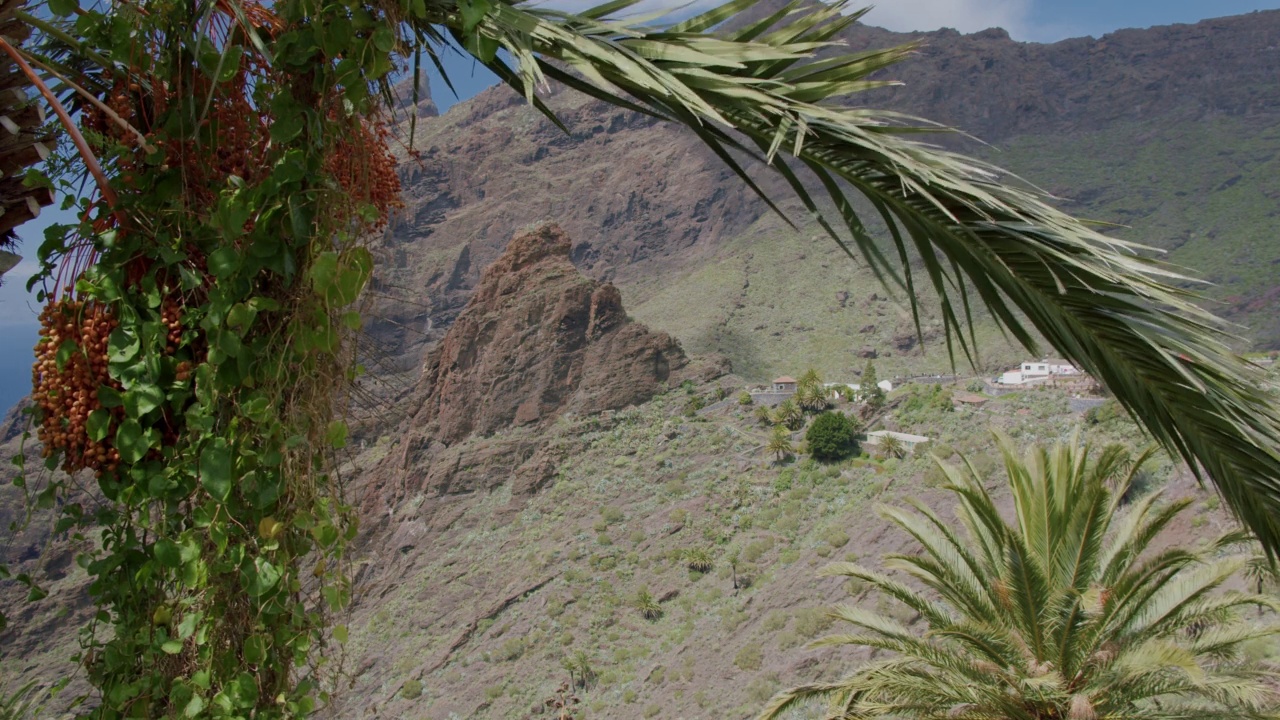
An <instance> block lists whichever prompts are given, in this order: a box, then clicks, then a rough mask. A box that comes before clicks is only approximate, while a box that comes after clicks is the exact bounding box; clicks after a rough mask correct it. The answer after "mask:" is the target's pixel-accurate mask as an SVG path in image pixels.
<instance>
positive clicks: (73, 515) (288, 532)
mask: <svg viewBox="0 0 1280 720" xmlns="http://www.w3.org/2000/svg"><path fill="white" fill-rule="evenodd" d="M49 8H50V10H51V11H52V13H53V15H54V16H55V19H54V20H53V21H52V22H51V21H49V20H41V19H39V18H31V19H30V21H31V22H32V23H33V24H38V25H39V26H40V27H41V28H42V29H44V30H45V32H46V35H47V36H48V42H46V43H45V44H44V45H43V46H41V49H40V50H39V51H37V52H28V53H27V56H28V57H29V59H30V60H31V62H32V63H33V64H34V65H35V66H37V67H41V68H44V69H46V70H48V71H49V75H47V76H53V77H57V78H59V79H61V80H62V81H63V83H64V84H65V86H66V87H67V88H70V89H71V90H73V91H74V93H72V94H71V95H70V96H68V97H73V98H75V99H74V100H69V102H71V103H73V105H75V106H76V107H78V109H79V110H80V118H79V119H80V122H79V127H78V128H67V130H68V132H70V133H71V134H72V135H75V136H81V135H82V138H83V142H79V141H78V143H77V146H78V148H79V153H80V155H81V156H84V157H83V159H84V160H85V161H86V164H85V165H81V166H79V167H88V168H91V169H92V170H93V174H94V176H95V177H96V179H97V181H98V182H96V183H94V184H92V185H91V187H95V188H96V190H95V191H94V194H92V195H91V196H89V197H88V198H86V199H85V200H83V201H80V202H79V204H78V207H77V210H78V212H79V218H80V222H79V223H78V224H76V225H74V226H64V227H55V228H52V229H51V230H50V231H49V233H48V234H47V236H46V240H45V242H44V244H43V245H42V247H41V248H40V250H39V253H38V259H39V261H40V263H41V265H42V274H41V276H40V277H39V278H37V279H36V280H35V281H33V282H39V281H43V288H44V289H43V290H42V292H41V293H40V297H41V299H42V300H43V301H44V302H45V303H46V306H45V308H44V311H43V313H42V314H41V317H40V320H41V325H42V329H41V341H40V345H39V346H38V347H37V359H36V363H35V366H34V368H33V377H32V380H33V405H34V420H35V423H36V427H37V434H38V438H39V440H40V442H41V444H42V448H43V454H44V456H45V463H46V465H47V467H48V468H50V469H54V468H61V469H63V470H65V471H66V472H67V473H70V474H76V473H79V474H81V475H87V474H92V476H93V477H94V478H96V481H97V488H96V493H93V494H90V495H97V496H100V498H102V499H104V500H105V502H97V500H96V499H95V498H91V497H90V495H87V494H85V493H83V492H79V491H77V486H76V485H75V484H74V483H71V482H68V481H61V482H54V483H52V484H51V485H50V486H49V487H48V488H47V489H45V490H44V491H43V492H42V493H41V494H40V498H41V501H42V502H44V504H46V505H54V504H55V503H56V504H58V505H59V506H60V519H59V520H58V523H57V526H56V530H57V532H73V533H79V534H81V535H82V536H90V535H91V536H93V537H94V539H96V540H97V542H96V543H94V546H95V550H94V551H92V552H90V553H89V554H87V555H85V556H83V557H82V560H81V564H82V565H83V567H84V568H85V569H86V570H87V571H88V574H89V576H90V578H91V580H92V584H91V586H90V593H91V595H92V597H93V599H94V600H95V602H96V603H97V604H98V606H99V608H100V611H99V612H98V614H97V618H96V621H95V623H94V625H93V626H91V627H90V628H88V629H87V631H86V633H85V634H84V635H83V637H82V646H83V649H82V653H81V655H80V657H79V660H80V662H81V663H82V665H83V666H84V668H85V670H86V673H87V676H88V678H89V680H90V681H91V683H92V684H93V685H94V686H95V687H96V688H97V691H98V692H97V696H96V697H94V698H90V699H89V701H88V702H86V703H85V704H84V707H88V708H92V709H91V710H89V711H88V712H89V713H90V715H89V716H91V717H95V718H147V717H189V718H203V717H217V718H234V717H254V718H287V717H298V716H303V715H306V714H308V713H309V712H310V711H311V710H312V709H314V708H315V707H316V706H317V704H319V703H323V701H324V699H325V697H326V692H327V691H328V690H329V689H330V681H329V679H330V678H331V673H330V672H329V669H328V668H327V667H326V666H325V663H324V657H325V655H324V653H320V652H317V651H318V650H319V649H320V648H321V647H322V646H323V645H324V644H326V643H329V642H333V641H335V640H336V641H337V642H343V641H345V628H344V627H343V626H342V625H341V624H338V623H334V622H332V621H331V619H330V618H331V617H332V614H333V613H335V612H340V611H341V610H342V609H343V608H344V607H345V606H346V605H347V604H348V603H349V601H350V587H349V583H348V581H347V579H346V574H345V572H344V570H343V568H344V565H343V560H344V552H345V549H346V545H347V543H348V542H349V541H350V540H351V539H352V538H353V537H354V535H355V533H356V522H355V515H354V513H353V511H352V508H351V506H350V505H349V503H348V502H347V501H346V499H345V498H344V496H343V492H342V484H341V482H340V481H339V478H338V477H337V476H336V473H335V471H334V467H335V465H334V463H333V461H332V458H333V451H334V450H335V449H338V448H341V447H342V446H343V445H344V444H345V442H346V438H347V428H346V426H345V424H344V423H343V422H341V421H340V420H335V419H333V418H335V417H340V416H341V412H340V411H341V408H342V403H343V402H344V397H343V396H342V394H341V388H343V387H346V386H348V385H349V383H350V381H351V380H353V379H354V377H355V375H356V373H357V372H358V371H359V368H358V366H357V365H356V364H355V362H354V358H353V356H352V351H351V349H350V348H351V344H350V343H349V342H346V338H347V335H348V334H349V333H350V332H351V331H354V330H356V329H358V328H359V326H360V316H359V314H358V313H356V312H355V311H354V310H353V309H352V305H353V303H354V302H355V301H356V299H357V297H358V296H359V295H360V293H361V291H362V289H363V287H364V285H365V284H366V282H367V281H368V279H369V276H370V272H371V270H372V258H371V256H370V254H369V252H368V250H366V249H365V248H364V247H363V246H362V245H361V238H362V237H365V236H367V234H368V233H369V232H370V231H373V230H376V229H378V228H380V227H381V226H382V224H383V223H385V221H386V218H387V216H388V213H389V212H390V211H391V210H392V209H393V208H394V207H395V205H396V204H397V202H398V199H397V198H398V196H399V184H398V180H397V176H396V174H395V172H394V161H393V159H392V157H391V155H390V153H389V152H388V149H387V145H388V142H389V136H388V133H387V131H386V129H385V128H384V126H383V125H382V124H381V123H380V122H379V121H378V117H379V116H378V113H377V110H378V108H379V107H381V103H380V102H379V99H380V98H379V95H380V93H381V92H385V90H386V78H387V76H388V74H389V73H390V72H391V70H392V63H393V53H394V52H395V50H396V48H397V42H398V41H397V35H396V27H397V20H396V13H397V9H396V8H395V7H394V6H388V7H385V8H379V7H376V6H371V5H368V4H365V3H361V2H353V1H350V0H282V1H281V2H277V3H275V4H273V5H272V6H270V9H268V8H267V7H265V6H258V5H250V4H244V3H240V2H234V0H233V1H228V0H213V1H211V2H210V1H201V2H194V3H191V2H177V1H168V0H161V1H158V2H147V3H144V4H142V5H133V4H127V3H126V4H118V5H114V6H101V5H94V6H91V7H84V8H81V7H79V6H77V5H76V4H75V2H74V0H56V1H54V2H51V3H50V6H49ZM59 18H60V19H59ZM63 50H65V52H62V51H63ZM86 58H89V59H90V60H94V62H86V61H85V59H86ZM73 59H74V60H73ZM85 98H93V100H92V101H91V102H85V101H84V100H85ZM99 175H100V176H99ZM79 180H80V178H79V177H77V176H76V175H75V174H73V173H68V174H54V176H53V177H51V178H49V181H50V182H52V183H55V184H61V185H62V187H63V189H64V190H68V191H69V190H72V189H74V188H75V187H78V185H76V183H77V182H78V181H79ZM73 196H74V195H73ZM335 389H338V391H337V392H335ZM100 626H109V627H110V630H109V632H104V631H103V630H104V629H105V627H100Z"/></svg>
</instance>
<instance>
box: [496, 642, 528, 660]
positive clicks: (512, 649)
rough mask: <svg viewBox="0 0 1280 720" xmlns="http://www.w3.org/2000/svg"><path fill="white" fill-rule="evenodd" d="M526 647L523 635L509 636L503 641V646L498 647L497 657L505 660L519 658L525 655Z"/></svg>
mask: <svg viewBox="0 0 1280 720" xmlns="http://www.w3.org/2000/svg"><path fill="white" fill-rule="evenodd" d="M525 649H526V645H525V640H524V638H522V637H513V638H507V639H506V641H505V642H503V643H502V647H500V648H498V652H497V656H496V657H497V658H498V660H501V661H503V662H510V661H512V660H518V659H519V658H520V656H521V655H524V651H525Z"/></svg>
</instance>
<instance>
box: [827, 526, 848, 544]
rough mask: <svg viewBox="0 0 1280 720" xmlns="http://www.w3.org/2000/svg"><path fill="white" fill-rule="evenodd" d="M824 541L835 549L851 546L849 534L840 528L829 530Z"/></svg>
mask: <svg viewBox="0 0 1280 720" xmlns="http://www.w3.org/2000/svg"><path fill="white" fill-rule="evenodd" d="M822 539H823V540H825V541H826V542H827V544H828V545H830V546H831V547H833V548H842V547H844V546H845V545H848V544H849V534H848V533H846V532H845V531H843V530H841V529H839V528H832V529H831V530H828V531H827V532H826V534H824V535H823V536H822Z"/></svg>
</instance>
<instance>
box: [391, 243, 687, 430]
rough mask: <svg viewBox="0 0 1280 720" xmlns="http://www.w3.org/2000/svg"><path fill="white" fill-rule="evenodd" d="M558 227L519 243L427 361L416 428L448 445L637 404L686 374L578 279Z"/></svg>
mask: <svg viewBox="0 0 1280 720" xmlns="http://www.w3.org/2000/svg"><path fill="white" fill-rule="evenodd" d="M571 247H572V243H571V242H570V240H569V238H568V236H567V235H566V234H565V233H564V231H563V230H561V229H560V228H559V227H558V226H557V225H554V224H547V225H543V226H541V227H538V228H537V229H534V230H532V231H528V232H524V233H521V234H517V235H516V237H515V238H513V239H512V240H511V242H510V244H509V245H508V246H507V248H506V250H505V251H504V252H503V254H502V255H501V256H499V258H498V259H497V260H495V261H494V262H493V264H492V265H490V266H489V267H488V268H486V269H485V271H484V272H483V274H482V275H481V278H480V282H479V285H478V286H477V288H476V292H475V294H474V295H473V296H472V298H471V300H470V301H469V302H468V303H467V306H466V308H464V309H463V311H462V313H461V314H460V315H459V316H458V319H457V320H456V321H455V322H454V324H453V327H451V328H450V329H449V332H448V333H447V334H446V335H445V337H444V339H443V340H442V341H441V342H440V344H439V345H438V346H437V347H436V348H435V349H434V350H433V351H432V352H430V353H429V354H428V356H427V360H426V363H425V364H424V367H423V371H422V378H421V384H420V388H421V395H420V397H421V398H422V404H421V407H420V409H419V410H418V413H417V415H416V417H415V418H414V421H413V425H414V426H415V430H419V431H423V434H424V435H425V437H426V438H430V440H431V441H434V442H440V443H444V444H446V445H449V444H452V443H455V442H457V441H459V440H461V439H463V438H465V437H467V436H468V435H472V434H481V435H489V434H492V433H494V432H497V431H499V430H501V429H502V428H504V427H509V426H513V425H514V426H520V425H529V424H532V423H538V422H542V421H545V420H548V419H551V418H554V417H557V416H559V415H560V414H562V413H564V412H573V413H577V414H590V413H596V412H601V411H604V410H614V409H620V408H623V407H626V406H628V405H634V404H637V403H641V402H644V401H646V400H648V399H649V398H651V397H653V395H654V394H656V393H657V392H658V391H659V390H660V388H661V386H662V384H663V383H665V382H666V381H667V379H668V378H669V377H670V376H671V374H672V372H675V371H678V370H680V369H681V368H683V367H684V366H685V365H686V364H687V362H688V361H687V358H686V357H685V354H684V351H683V350H682V349H681V348H680V346H679V344H678V343H676V341H675V340H674V339H672V338H671V336H669V335H667V334H666V333H660V332H653V331H651V330H649V329H648V328H647V327H645V326H644V325H641V324H639V323H634V322H631V321H630V320H629V319H628V318H627V315H626V311H625V310H624V309H623V307H622V296H621V294H620V293H619V292H618V289H617V288H616V287H614V286H613V285H610V284H607V283H600V282H596V281H594V280H591V279H590V278H588V277H586V276H585V275H583V274H582V273H581V272H579V271H578V269H577V268H576V267H574V265H573V263H572V262H571V261H570V259H569V252H570V248H571Z"/></svg>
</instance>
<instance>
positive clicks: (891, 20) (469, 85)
mask: <svg viewBox="0 0 1280 720" xmlns="http://www.w3.org/2000/svg"><path fill="white" fill-rule="evenodd" d="M554 1H555V4H556V5H557V6H559V7H563V8H566V9H574V8H582V7H588V6H591V5H595V4H597V3H598V2H600V1H601V0H554ZM693 1H694V3H696V4H702V3H713V2H715V0H693ZM668 3H669V4H670V5H672V6H673V7H678V6H686V11H687V6H688V5H689V0H647V1H646V7H647V6H648V5H649V4H652V5H654V6H660V5H662V4H668ZM863 4H864V3H861V2H858V0H854V2H853V6H854V7H861V6H862V5H863ZM1277 8H1280V0H881V1H880V2H878V3H876V4H875V8H874V9H873V10H872V11H871V13H870V14H868V15H867V17H866V18H865V20H864V22H866V23H867V24H870V25H879V26H881V27H887V28H890V29H892V30H899V31H909V30H937V29H938V28H941V27H951V28H955V29H957V30H960V31H961V32H976V31H978V30H984V29H986V28H989V27H1003V28H1004V29H1006V30H1008V31H1009V33H1010V35H1012V36H1013V38H1014V39H1016V40H1023V41H1032V42H1053V41H1055V40H1062V39H1064V38H1068V37H1079V36H1083V35H1092V36H1095V37H1100V36H1102V35H1104V34H1106V33H1109V32H1113V31H1115V30H1117V29H1121V28H1129V27H1150V26H1152V25H1168V24H1171V23H1190V22H1197V21H1199V20H1203V19H1206V18H1212V17H1222V16H1225V15H1238V14H1242V13H1247V12H1251V11H1254V10H1273V9H1277ZM446 65H447V66H448V68H449V72H450V76H451V77H452V79H453V81H454V85H455V87H457V89H458V90H459V93H460V95H462V99H467V98H469V97H471V96H472V95H474V94H476V93H477V92H479V91H480V90H483V89H484V88H486V87H488V86H490V85H492V84H494V83H495V82H496V79H495V78H494V77H493V75H492V74H490V73H489V72H488V71H487V70H485V69H484V68H481V67H479V66H477V65H475V63H473V62H471V61H469V60H466V59H463V58H461V57H454V58H449V59H448V60H447V61H446ZM432 75H434V68H433V69H432ZM431 94H432V96H433V98H434V99H435V101H436V104H437V105H438V106H439V107H440V110H441V112H444V111H446V110H448V108H449V107H451V106H452V105H454V104H455V103H456V102H457V101H458V100H457V98H455V97H454V96H453V95H452V93H450V92H449V90H448V89H447V88H445V87H444V86H443V84H442V83H440V82H439V81H438V78H436V77H432V93H431ZM66 217H67V216H66V215H63V214H61V213H58V212H56V211H52V210H50V209H46V211H45V213H44V214H43V215H42V216H41V217H40V218H38V219H37V220H35V221H33V222H30V223H27V224H26V225H24V226H22V227H21V228H19V229H18V235H19V237H20V238H21V239H22V241H23V243H22V245H21V247H19V249H18V252H19V253H20V254H24V255H28V256H30V255H31V254H33V253H34V248H35V247H36V246H38V245H39V243H40V241H41V239H42V238H43V234H44V227H45V226H47V225H48V224H49V222H52V221H60V222H66V219H65V218H66ZM60 218H61V219H60ZM34 269H35V265H34V263H31V262H30V261H27V262H24V263H23V264H21V265H19V266H18V267H17V268H15V269H14V270H12V271H10V272H9V274H8V275H7V276H6V278H5V282H4V284H3V285H0V355H3V353H4V350H6V349H7V348H8V347H12V346H14V345H19V346H20V345H27V344H28V340H31V341H32V342H34V337H35V334H34V333H35V316H36V312H37V309H36V304H35V302H34V300H32V299H31V298H30V297H29V296H28V295H27V294H26V292H25V291H24V290H23V286H24V285H25V284H26V278H27V277H29V276H30V274H31V272H32V271H33V270H34ZM10 340H12V341H13V342H9V341H10ZM19 340H20V342H19ZM5 369H6V368H4V367H3V363H0V373H3V372H4V371H5ZM0 403H3V398H0ZM0 407H4V405H3V404H0Z"/></svg>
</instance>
